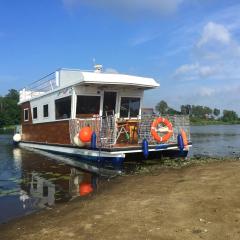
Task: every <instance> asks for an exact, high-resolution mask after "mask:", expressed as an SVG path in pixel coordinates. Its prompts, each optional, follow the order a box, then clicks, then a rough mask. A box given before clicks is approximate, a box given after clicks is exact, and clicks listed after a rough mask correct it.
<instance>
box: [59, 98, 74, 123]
mask: <svg viewBox="0 0 240 240" xmlns="http://www.w3.org/2000/svg"><path fill="white" fill-rule="evenodd" d="M63 98H70V99H71V101H70V103H71V107H70V116H69V117H67V118H57V117H56V115H57V111H56V101H58V100H60V99H63ZM72 105H73V96H72V95H68V96H64V97H60V98H56V99H54V112H55V121H65V120H68V119H71V118H72Z"/></svg>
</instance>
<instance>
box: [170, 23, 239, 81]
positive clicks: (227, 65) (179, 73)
mask: <svg viewBox="0 0 240 240" xmlns="http://www.w3.org/2000/svg"><path fill="white" fill-rule="evenodd" d="M193 45H195V47H193V48H192V51H190V52H189V54H191V55H192V58H193V63H191V62H190V63H187V64H184V65H181V66H179V67H178V68H177V69H176V70H175V72H174V77H175V78H177V79H182V80H185V81H187V80H199V79H210V80H216V79H218V80H224V79H229V78H231V79H238V80H240V69H239V67H238V66H239V65H240V45H239V43H238V42H237V41H236V40H235V39H234V37H233V34H232V33H231V31H229V30H228V29H227V27H226V26H224V25H223V24H218V23H215V22H212V21H211V22H208V23H206V24H205V25H204V26H203V29H202V33H201V35H200V38H199V39H196V40H195V44H193Z"/></svg>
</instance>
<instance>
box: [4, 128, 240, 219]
mask: <svg viewBox="0 0 240 240" xmlns="http://www.w3.org/2000/svg"><path fill="white" fill-rule="evenodd" d="M191 140H192V142H193V147H192V148H191V153H190V156H194V155H205V156H218V157H226V156H228V157H240V125H226V126H193V127H191ZM101 181H103V179H101ZM99 182H100V180H99V178H98V177H97V176H96V175H95V174H90V173H87V172H84V171H82V170H80V169H79V168H74V167H71V166H68V165H66V164H63V163H61V162H57V161H56V160H54V159H53V158H51V157H49V156H44V155H42V154H39V153H36V152H31V151H28V150H25V149H20V148H14V147H13V146H12V135H7V134H0V223H3V222H6V221H8V220H10V219H13V218H16V217H19V216H23V215H26V214H30V213H32V212H34V211H37V210H39V209H42V208H46V207H52V206H54V205H55V204H58V203H62V202H65V201H69V200H71V199H73V198H75V197H77V196H81V195H82V192H81V189H82V188H81V187H83V186H85V185H87V186H88V187H89V186H90V188H91V189H90V190H91V191H94V190H96V188H97V187H98V186H99Z"/></svg>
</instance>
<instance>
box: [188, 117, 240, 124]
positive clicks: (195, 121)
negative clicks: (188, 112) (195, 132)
mask: <svg viewBox="0 0 240 240" xmlns="http://www.w3.org/2000/svg"><path fill="white" fill-rule="evenodd" d="M190 122H191V125H192V126H199V125H233V124H240V120H237V121H229V122H224V121H222V120H215V119H197V118H191V119H190Z"/></svg>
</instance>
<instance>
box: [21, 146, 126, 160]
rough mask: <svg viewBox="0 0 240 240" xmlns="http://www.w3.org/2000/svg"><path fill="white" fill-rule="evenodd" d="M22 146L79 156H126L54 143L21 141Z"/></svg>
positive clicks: (119, 153)
mask: <svg viewBox="0 0 240 240" xmlns="http://www.w3.org/2000/svg"><path fill="white" fill-rule="evenodd" d="M19 145H20V147H28V148H36V149H41V150H46V151H53V152H59V153H64V154H72V155H76V156H77V155H79V156H90V157H99V156H100V157H106V158H107V157H109V158H113V157H116V158H117V157H120V158H125V154H124V153H122V152H106V151H96V150H88V149H80V148H71V147H65V146H64V147H62V146H52V145H43V144H37V143H25V142H20V144H19Z"/></svg>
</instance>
